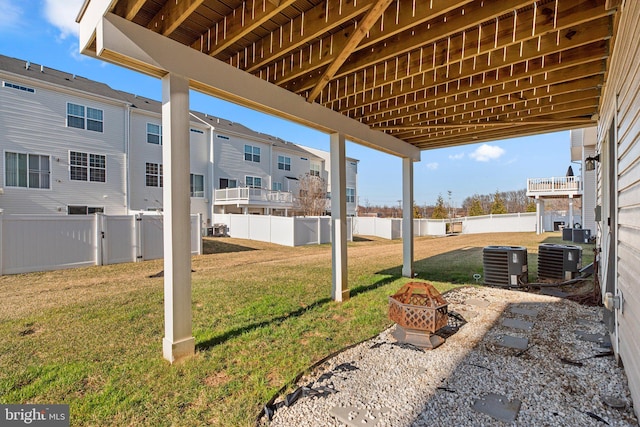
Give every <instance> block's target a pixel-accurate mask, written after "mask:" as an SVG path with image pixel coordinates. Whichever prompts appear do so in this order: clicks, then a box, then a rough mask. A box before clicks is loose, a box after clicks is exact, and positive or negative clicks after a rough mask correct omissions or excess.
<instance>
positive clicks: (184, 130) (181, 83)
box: [162, 73, 195, 363]
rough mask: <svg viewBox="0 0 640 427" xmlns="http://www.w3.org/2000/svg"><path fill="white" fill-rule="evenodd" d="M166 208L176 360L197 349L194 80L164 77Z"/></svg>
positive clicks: (168, 340)
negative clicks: (193, 305)
mask: <svg viewBox="0 0 640 427" xmlns="http://www.w3.org/2000/svg"><path fill="white" fill-rule="evenodd" d="M162 161H163V176H164V186H163V192H162V196H163V199H164V200H163V212H164V330H165V336H164V339H163V340H162V353H163V356H164V358H165V359H167V360H168V361H170V362H171V363H173V362H176V361H178V360H180V359H182V358H184V357H187V356H191V355H193V354H194V352H195V340H194V339H193V336H192V326H191V217H190V200H189V194H190V188H189V170H190V168H189V82H188V80H187V79H185V78H183V77H179V76H176V75H173V74H171V73H170V74H167V75H166V76H164V77H163V78H162Z"/></svg>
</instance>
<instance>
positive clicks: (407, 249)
mask: <svg viewBox="0 0 640 427" xmlns="http://www.w3.org/2000/svg"><path fill="white" fill-rule="evenodd" d="M402 275H403V276H404V277H413V160H411V159H410V158H408V157H404V158H403V159H402Z"/></svg>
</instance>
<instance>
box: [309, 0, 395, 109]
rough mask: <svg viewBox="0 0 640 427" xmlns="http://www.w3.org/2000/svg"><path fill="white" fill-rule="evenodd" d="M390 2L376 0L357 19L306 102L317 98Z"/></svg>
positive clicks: (390, 0)
mask: <svg viewBox="0 0 640 427" xmlns="http://www.w3.org/2000/svg"><path fill="white" fill-rule="evenodd" d="M391 2H392V0H378V1H377V2H376V3H375V4H374V5H373V7H372V8H371V9H370V10H369V11H368V12H367V14H366V15H365V16H364V18H362V20H360V21H358V25H357V26H356V28H355V30H354V31H353V33H351V35H350V36H349V38H348V39H347V41H346V43H345V45H344V46H343V47H342V49H341V51H340V52H337V54H336V55H335V58H334V59H333V60H332V61H331V64H330V65H329V66H328V67H327V68H326V69H325V70H324V73H322V76H321V77H320V80H319V81H318V83H316V86H315V87H314V88H313V90H311V92H310V93H309V95H308V96H307V101H308V102H313V101H314V100H315V99H316V98H317V96H318V95H319V94H320V92H321V91H322V89H324V87H325V86H326V85H327V83H329V80H331V79H332V78H333V76H334V75H335V74H336V72H337V71H338V69H339V68H340V67H341V66H342V64H344V62H345V61H346V60H347V58H349V56H350V55H351V54H352V53H353V51H354V50H355V48H356V47H358V45H359V44H360V42H361V41H362V39H363V38H364V37H365V36H366V35H367V33H368V32H369V30H370V29H371V27H372V26H373V24H375V23H376V21H377V20H378V19H379V18H380V15H382V14H383V13H384V11H385V10H386V9H387V7H388V6H389V4H390V3H391Z"/></svg>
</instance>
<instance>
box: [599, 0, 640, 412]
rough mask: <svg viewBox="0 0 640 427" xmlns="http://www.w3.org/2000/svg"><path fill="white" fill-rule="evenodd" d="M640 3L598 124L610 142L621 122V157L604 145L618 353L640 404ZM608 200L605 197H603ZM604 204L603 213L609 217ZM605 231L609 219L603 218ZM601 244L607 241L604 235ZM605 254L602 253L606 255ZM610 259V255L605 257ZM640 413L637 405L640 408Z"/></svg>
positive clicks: (630, 15)
mask: <svg viewBox="0 0 640 427" xmlns="http://www.w3.org/2000/svg"><path fill="white" fill-rule="evenodd" d="M638 22H640V2H638V1H634V0H631V1H630V0H627V1H626V2H624V5H623V10H622V15H621V19H620V23H619V27H618V33H617V35H616V38H615V46H614V50H613V55H612V59H611V68H610V71H609V74H608V75H609V77H608V82H607V84H606V86H605V90H604V95H603V102H602V108H601V116H602V119H601V122H600V126H599V129H598V131H599V141H601V142H602V141H605V139H606V136H607V132H608V129H609V126H610V124H611V123H612V122H613V123H616V125H617V128H616V131H617V132H616V133H617V138H616V141H614V143H615V144H616V146H615V153H616V156H615V158H613V159H608V158H607V157H606V152H605V151H606V150H602V148H603V144H602V143H601V144H600V156H601V160H603V161H604V162H605V165H604V167H603V169H605V170H606V166H607V164H608V163H607V162H610V164H612V165H617V170H616V175H615V177H616V181H617V186H616V193H615V194H613V195H612V197H613V198H615V199H616V201H617V224H618V226H617V229H616V230H614V231H615V232H616V233H617V241H616V242H614V243H615V248H614V249H615V250H617V262H616V265H615V266H609V268H615V272H616V273H617V274H616V280H617V288H618V290H619V291H621V292H622V294H623V296H624V311H623V312H620V311H618V337H619V354H620V356H621V358H622V361H623V363H624V366H625V371H626V373H627V377H628V379H629V388H630V390H631V395H632V397H633V400H634V402H635V407H636V408H637V407H638V405H639V404H640V358H639V357H638V355H639V354H640V335H639V334H638V327H639V326H640V284H639V283H638V277H640V221H639V220H638V218H640V143H639V141H640V26H638ZM606 180H607V177H606V176H605V177H602V176H600V177H599V184H598V191H599V194H600V195H602V194H603V192H604V193H605V194H606V187H607V182H606ZM601 201H602V202H604V203H606V202H607V201H606V200H603V199H601ZM605 212H606V210H605V209H604V206H603V218H606V214H605ZM603 227H605V231H606V223H605V222H603ZM600 244H601V245H602V246H603V250H604V247H605V246H606V238H604V237H603V236H601V238H600ZM604 256H605V254H603V258H604ZM604 259H606V258H604ZM636 412H637V409H636Z"/></svg>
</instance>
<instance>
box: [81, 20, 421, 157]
mask: <svg viewBox="0 0 640 427" xmlns="http://www.w3.org/2000/svg"><path fill="white" fill-rule="evenodd" d="M92 16H93V15H92ZM89 22H92V20H91V21H89ZM81 25H82V23H81ZM95 31H96V43H95V49H96V51H95V54H96V56H98V57H99V58H101V59H103V60H106V61H109V62H113V63H116V64H118V65H120V66H124V67H127V68H130V69H133V70H136V71H140V72H143V73H145V74H149V75H152V76H156V77H164V76H165V75H167V74H168V73H173V74H175V75H178V76H184V77H186V78H188V79H189V85H190V88H191V89H193V90H196V91H200V92H202V93H205V94H207V95H211V96H215V97H217V98H220V99H223V100H226V101H230V102H233V103H236V104H239V105H242V106H244V107H247V108H252V109H254V110H256V111H261V112H263V113H266V114H271V115H274V116H276V117H280V118H283V119H285V120H291V121H293V122H295V123H298V124H301V125H303V126H308V127H310V128H313V129H316V130H319V131H321V132H325V133H335V132H338V133H341V134H344V135H345V137H347V138H348V139H349V140H350V141H353V142H356V143H358V144H362V145H365V146H367V147H371V148H374V149H377V150H379V151H383V152H386V153H389V154H393V155H395V156H398V157H409V158H411V159H414V160H416V161H419V160H420V151H419V150H418V149H416V148H415V147H413V146H412V145H410V144H407V143H405V142H404V141H401V140H399V139H396V138H393V137H391V136H389V135H387V134H385V133H382V132H376V131H373V130H371V129H370V128H369V127H368V126H366V125H363V124H362V123H359V122H357V121H355V120H352V119H350V118H348V117H346V116H344V115H342V114H340V113H337V112H335V111H332V110H329V109H327V108H325V107H322V106H320V105H318V104H316V103H313V104H311V103H308V102H306V100H305V99H304V98H301V97H300V96H298V95H296V94H293V93H290V92H287V91H286V90H284V89H282V88H279V87H277V86H274V85H272V84H269V83H267V82H265V81H264V80H260V79H257V78H255V77H253V76H251V75H250V74H247V73H246V72H244V71H242V70H238V69H237V68H234V67H232V66H230V65H228V64H225V63H223V62H221V61H219V60H218V59H216V58H213V57H210V56H207V55H203V54H202V53H200V52H197V51H195V50H194V49H192V48H190V47H189V46H185V45H183V44H180V43H178V42H177V41H175V40H172V39H169V38H167V37H164V36H161V35H159V34H157V33H155V32H153V31H150V30H148V29H146V28H144V27H141V26H140V25H137V24H134V23H132V22H129V21H127V20H125V19H123V18H121V17H119V16H117V15H114V14H111V13H107V14H106V15H105V16H104V17H102V18H101V20H100V22H98V24H97V25H96V26H95ZM220 76H224V78H221V77H220Z"/></svg>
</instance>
